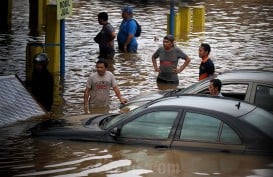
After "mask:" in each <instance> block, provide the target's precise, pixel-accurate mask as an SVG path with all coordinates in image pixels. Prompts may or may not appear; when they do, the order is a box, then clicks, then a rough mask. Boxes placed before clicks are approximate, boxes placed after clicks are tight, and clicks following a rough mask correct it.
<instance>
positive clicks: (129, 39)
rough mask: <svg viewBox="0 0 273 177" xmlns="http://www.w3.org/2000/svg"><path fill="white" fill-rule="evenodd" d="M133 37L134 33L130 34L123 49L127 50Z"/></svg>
mask: <svg viewBox="0 0 273 177" xmlns="http://www.w3.org/2000/svg"><path fill="white" fill-rule="evenodd" d="M133 38H134V35H133V34H128V36H127V39H126V41H125V43H124V46H123V49H124V51H125V52H127V46H128V44H130V42H131V41H132V39H133Z"/></svg>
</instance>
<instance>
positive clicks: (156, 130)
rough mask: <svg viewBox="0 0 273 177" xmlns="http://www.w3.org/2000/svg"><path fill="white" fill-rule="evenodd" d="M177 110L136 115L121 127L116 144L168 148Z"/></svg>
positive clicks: (163, 110) (154, 111)
mask: <svg viewBox="0 0 273 177" xmlns="http://www.w3.org/2000/svg"><path fill="white" fill-rule="evenodd" d="M179 115H180V111H179V109H164V108H162V109H157V110H153V111H148V112H145V113H141V114H138V115H137V116H136V117H135V118H134V119H133V120H131V121H129V122H127V123H125V124H124V125H122V126H121V127H120V128H119V129H120V131H119V132H120V133H119V136H118V138H117V143H122V144H146V145H152V146H154V147H155V148H169V147H170V144H171V142H172V139H173V136H174V134H175V131H176V129H177V126H178V121H179Z"/></svg>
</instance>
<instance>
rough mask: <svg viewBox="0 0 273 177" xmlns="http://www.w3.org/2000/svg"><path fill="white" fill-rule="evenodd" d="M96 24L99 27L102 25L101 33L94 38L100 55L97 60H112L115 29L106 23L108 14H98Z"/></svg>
mask: <svg viewBox="0 0 273 177" xmlns="http://www.w3.org/2000/svg"><path fill="white" fill-rule="evenodd" d="M98 22H99V24H100V25H103V27H102V29H101V31H100V32H99V33H98V34H97V36H96V37H95V38H94V40H95V42H96V43H98V44H99V49H100V54H99V57H98V58H101V59H113V58H114V55H115V48H114V39H115V37H116V33H115V29H114V27H113V26H112V25H111V24H110V23H109V22H108V14H107V13H106V12H101V13H99V14H98Z"/></svg>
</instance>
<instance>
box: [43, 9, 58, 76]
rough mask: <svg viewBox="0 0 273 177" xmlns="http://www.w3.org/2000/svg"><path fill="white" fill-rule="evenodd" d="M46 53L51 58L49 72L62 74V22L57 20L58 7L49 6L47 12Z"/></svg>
mask: <svg viewBox="0 0 273 177" xmlns="http://www.w3.org/2000/svg"><path fill="white" fill-rule="evenodd" d="M46 14H47V16H46V36H45V51H46V53H47V54H48V57H49V60H50V61H49V64H48V70H49V72H52V73H54V74H55V73H58V74H59V72H60V21H59V20H57V6H56V5H48V6H47V10H46Z"/></svg>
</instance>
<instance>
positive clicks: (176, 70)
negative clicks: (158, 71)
mask: <svg viewBox="0 0 273 177" xmlns="http://www.w3.org/2000/svg"><path fill="white" fill-rule="evenodd" d="M182 71H183V70H182V69H181V68H177V69H173V72H175V73H177V74H178V73H181V72H182Z"/></svg>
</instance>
